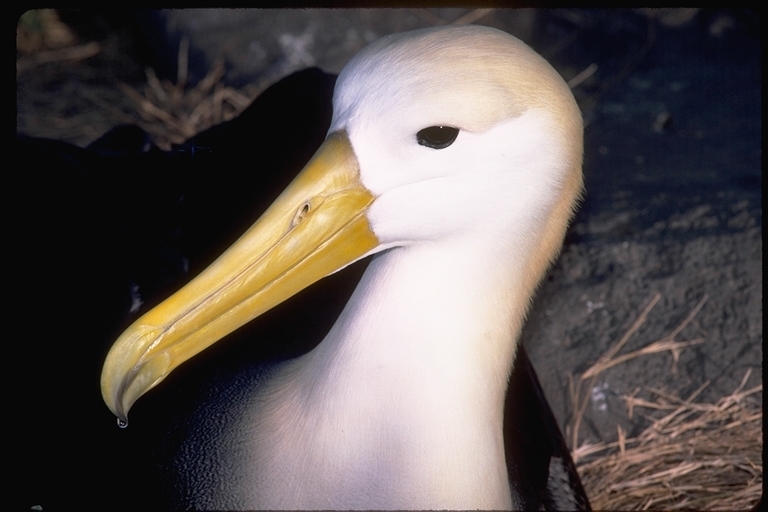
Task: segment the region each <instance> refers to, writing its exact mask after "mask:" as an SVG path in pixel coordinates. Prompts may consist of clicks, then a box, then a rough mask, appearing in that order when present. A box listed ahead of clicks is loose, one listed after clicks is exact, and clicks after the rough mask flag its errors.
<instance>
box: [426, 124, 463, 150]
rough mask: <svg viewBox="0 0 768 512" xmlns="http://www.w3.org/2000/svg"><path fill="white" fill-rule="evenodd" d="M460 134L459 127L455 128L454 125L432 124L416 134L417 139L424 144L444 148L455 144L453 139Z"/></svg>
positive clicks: (434, 147) (429, 146) (433, 147)
mask: <svg viewBox="0 0 768 512" xmlns="http://www.w3.org/2000/svg"><path fill="white" fill-rule="evenodd" d="M458 136H459V129H458V128H453V127H452V126H430V127H429V128H424V129H423V130H420V131H419V133H417V134H416V140H417V141H418V143H419V144H421V145H422V146H427V147H428V148H432V149H443V148H447V147H448V146H450V145H451V144H453V141H455V140H456V137H458Z"/></svg>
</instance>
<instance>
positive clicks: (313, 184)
mask: <svg viewBox="0 0 768 512" xmlns="http://www.w3.org/2000/svg"><path fill="white" fill-rule="evenodd" d="M373 200H374V197H373V195H372V194H371V193H370V192H369V191H368V190H367V189H366V188H365V187H364V186H363V185H362V183H361V182H360V170H359V167H358V163H357V159H356V158H355V155H354V152H353V151H352V147H351V145H350V142H349V139H348V138H347V136H346V134H345V133H343V132H337V133H333V134H331V135H330V136H329V137H328V139H326V141H325V142H324V143H323V145H322V146H321V147H320V149H319V150H318V151H317V153H316V154H315V156H314V157H313V158H312V160H311V161H310V162H309V163H308V164H307V166H306V167H305V168H304V169H303V170H302V171H301V173H300V174H299V175H298V176H297V177H296V179H295V180H294V181H293V182H292V183H291V184H290V185H289V186H288V188H287V189H286V190H285V191H284V192H283V193H282V194H281V195H280V197H278V198H277V200H276V201H275V202H274V203H273V204H272V205H271V206H270V207H269V209H268V210H267V211H266V212H265V213H264V215H262V216H261V218H260V219H259V220H258V221H256V223H255V224H254V225H253V226H251V227H250V228H249V229H248V231H246V232H245V234H243V236H242V237H240V239H239V240H238V241H237V242H235V243H234V245H232V247H230V248H229V249H227V251H226V252H225V253H224V254H222V255H221V256H220V257H219V258H218V259H217V260H216V261H215V262H213V263H212V264H211V266H210V267H208V268H207V269H206V270H205V271H203V272H202V273H201V274H200V275H199V276H197V277H196V278H195V279H193V280H192V281H191V282H190V283H189V284H187V285H186V286H185V287H184V288H182V289H181V290H179V291H178V292H176V293H175V294H174V295H172V296H171V297H170V298H168V299H167V300H165V301H164V302H163V303H161V304H160V305H158V306H157V307H156V308H154V309H152V310H151V311H149V312H148V313H146V314H145V315H143V316H142V317H141V318H139V319H138V320H137V321H136V322H135V323H134V324H133V325H131V326H130V327H129V328H128V329H127V330H126V331H125V332H124V333H123V334H122V335H121V336H120V337H119V338H118V339H117V341H116V342H115V344H114V345H113V346H112V348H111V349H110V351H109V354H108V355H107V359H106V361H105V362H104V368H103V369H102V374H101V393H102V396H103V397H104V401H105V402H106V404H107V406H108V407H109V409H110V410H111V411H112V412H113V413H114V414H115V415H116V416H117V417H118V418H119V420H120V421H121V422H124V423H127V415H128V411H129V410H130V408H131V406H132V405H133V404H134V403H135V402H136V400H138V399H139V397H141V396H142V395H143V394H144V393H146V392H147V391H149V390H150V389H152V388H153V387H155V386H156V385H158V384H159V383H160V382H161V381H162V380H163V379H164V378H165V377H166V376H167V375H168V374H169V373H170V372H171V371H173V369H174V368H176V367H177V366H179V365H180V364H181V363H183V362H184V361H186V360H187V359H190V358H191V357H193V356H195V355H196V354H198V353H199V352H201V351H202V350H204V349H205V348H207V347H209V346H211V345H212V344H213V343H215V342H216V341H218V340H219V339H221V338H223V337H224V336H226V335H227V334H229V333H231V332H232V331H234V330H236V329H238V328H239V327H241V326H242V325H244V324H245V323H247V322H249V321H250V320H252V319H254V318H256V317H257V316H259V315H261V314H262V313H264V312H265V311H267V310H269V309H270V308H272V307H274V306H276V305H277V304H279V303H281V302H283V301H284V300H286V299H288V298H289V297H291V296H292V295H294V294H296V293H297V292H299V291H301V290H302V289H304V288H306V287H307V286H309V285H311V284H312V283H314V282H316V281H318V280H319V279H321V278H323V277H325V276H327V275H329V274H331V273H333V272H335V271H336V270H339V269H340V268H343V267H345V266H346V265H349V264H350V263H352V262H354V261H356V260H358V259H360V258H361V257H363V256H365V255H366V254H368V253H370V252H371V251H372V250H373V249H374V248H375V247H376V246H377V245H378V244H379V242H378V240H377V238H376V235H375V234H374V233H373V232H372V231H371V229H370V226H369V223H368V220H367V218H366V212H367V210H368V206H369V205H370V204H371V202H373Z"/></svg>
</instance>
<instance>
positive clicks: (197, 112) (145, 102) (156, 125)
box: [120, 39, 263, 149]
mask: <svg viewBox="0 0 768 512" xmlns="http://www.w3.org/2000/svg"><path fill="white" fill-rule="evenodd" d="M188 53H189V41H188V40H187V39H182V41H181V44H180V46H179V58H178V76H177V79H176V83H175V84H172V83H171V82H169V81H168V80H159V79H158V78H157V75H155V72H154V70H152V69H151V68H147V70H146V74H147V85H146V87H144V90H143V91H142V92H139V91H137V90H136V89H134V88H132V87H131V86H129V85H127V84H120V88H121V89H122V90H123V91H124V92H125V94H126V95H127V96H128V97H129V98H130V99H131V101H133V103H134V104H135V105H136V109H137V112H138V114H139V116H140V120H139V121H136V120H133V119H132V120H131V121H133V122H137V124H138V125H139V126H141V128H143V129H144V130H145V131H146V132H147V133H149V134H150V136H151V137H152V138H153V140H154V142H155V144H157V145H158V146H159V147H160V148H161V149H170V148H171V146H172V145H173V144H182V143H183V142H184V141H186V140H187V139H189V138H190V137H192V136H194V135H195V134H197V133H200V132H201V131H203V130H206V129H208V128H210V127H211V126H215V125H217V124H220V123H223V122H225V121H229V120H230V119H233V118H234V117H237V116H238V115H239V114H240V113H241V112H242V111H243V110H245V109H246V108H247V107H248V105H250V104H251V102H252V101H253V100H254V98H256V96H258V95H259V93H260V92H261V91H262V89H263V88H257V87H247V88H245V89H243V90H241V91H238V90H236V89H233V88H231V87H227V86H225V85H224V84H222V83H221V78H222V77H223V76H224V64H223V62H222V61H220V60H219V61H217V62H216V63H215V64H214V66H213V69H212V70H211V71H210V72H209V73H208V74H207V75H206V76H205V78H203V79H202V80H201V81H200V82H199V83H198V84H197V85H196V86H194V87H191V88H187V87H186V84H187V71H188V67H187V66H188Z"/></svg>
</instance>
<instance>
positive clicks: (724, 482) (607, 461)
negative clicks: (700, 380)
mask: <svg viewBox="0 0 768 512" xmlns="http://www.w3.org/2000/svg"><path fill="white" fill-rule="evenodd" d="M660 298H661V297H660V295H656V296H655V297H654V298H653V299H652V300H651V302H650V304H649V305H648V306H647V307H646V308H645V310H644V311H643V312H642V313H641V314H640V315H639V316H638V319H637V321H636V322H635V323H634V324H633V325H632V327H631V328H630V329H629V330H628V331H627V333H626V334H625V335H624V336H623V337H622V338H621V339H620V340H619V341H618V342H617V343H616V344H615V345H614V346H613V347H612V348H611V349H610V350H609V351H608V352H607V353H606V354H605V355H603V356H602V357H601V358H600V359H599V360H598V361H597V363H595V365H593V366H592V367H591V368H590V369H589V370H587V371H586V372H584V374H583V375H581V376H580V377H579V379H578V381H577V382H576V384H575V385H572V400H573V403H574V411H575V413H574V417H573V420H572V424H571V432H572V442H573V445H572V446H578V448H577V449H576V450H574V451H573V458H574V461H576V464H577V467H578V470H579V473H580V474H581V478H582V482H583V484H584V488H585V490H586V492H587V495H588V496H589V498H590V501H591V503H592V506H593V508H595V509H596V510H648V509H656V510H658V509H663V510H671V509H689V510H702V509H708V510H724V509H727V510H738V509H747V508H750V507H752V506H754V505H755V503H757V501H758V500H759V499H760V496H761V495H762V489H763V485H762V482H763V464H762V445H763V433H762V431H763V413H762V406H761V405H760V404H761V403H762V402H761V400H756V399H755V398H756V396H757V398H759V396H758V395H760V394H761V393H762V390H763V387H762V385H759V386H756V387H754V388H751V389H746V390H745V389H744V387H745V385H746V383H747V380H748V378H749V375H750V373H751V370H748V371H747V372H746V374H745V375H744V378H743V379H742V382H741V384H740V385H739V386H738V388H737V389H736V390H734V391H733V393H732V394H731V395H729V396H725V397H722V398H721V399H719V400H718V401H717V402H715V403H713V404H708V403H700V402H696V401H695V399H696V397H697V396H698V395H699V394H700V393H701V391H702V390H704V389H705V388H706V386H707V385H708V384H709V383H708V382H706V383H704V384H703V385H702V386H701V387H700V388H699V389H698V390H696V391H695V392H694V393H692V394H691V395H690V396H689V397H688V398H686V399H681V398H678V397H677V396H675V395H673V394H670V393H667V392H665V391H662V390H659V389H653V388H647V390H648V391H649V392H650V395H651V399H643V398H638V397H637V393H638V392H639V391H640V390H639V389H637V390H635V391H634V392H633V393H631V394H630V395H628V396H625V397H624V400H625V402H626V404H627V415H628V417H629V418H632V417H633V415H634V414H635V413H636V410H637V409H641V408H642V409H649V410H651V411H667V414H666V415H664V416H662V417H659V418H656V419H655V420H653V423H652V424H651V425H650V426H649V427H648V428H646V429H645V430H644V431H643V432H642V433H641V434H640V435H638V436H637V437H633V438H627V437H626V433H625V432H624V431H623V430H622V428H621V427H620V426H618V425H617V438H618V440H617V441H615V442H611V443H605V442H603V443H598V444H588V443H584V444H581V445H578V444H577V440H578V436H579V425H580V424H581V421H582V419H583V417H584V412H585V410H586V404H587V402H588V400H589V397H588V396H587V393H586V392H582V390H585V389H586V390H588V389H591V388H592V387H593V386H594V383H595V379H596V377H597V376H598V375H599V374H600V373H601V372H603V371H604V370H606V369H608V368H610V367H612V366H615V365H617V364H622V363H627V362H629V361H631V360H632V359H635V358H637V357H640V356H643V355H648V354H653V353H658V352H662V351H667V350H668V351H671V352H672V354H673V357H674V360H675V361H677V358H678V355H679V353H680V350H682V349H683V348H685V347H686V346H690V345H693V344H698V343H702V342H703V341H704V340H702V339H695V340H687V341H676V340H675V337H676V336H677V335H678V334H679V333H680V332H681V331H682V330H683V328H684V327H685V326H686V325H687V324H688V323H690V321H691V320H693V318H694V317H695V316H696V314H697V313H698V312H699V310H700V309H701V307H702V306H703V305H704V302H705V301H706V299H707V298H706V297H704V298H703V299H702V300H701V301H700V302H699V304H698V305H697V306H696V307H695V308H694V309H693V310H692V311H691V313H690V314H689V315H688V317H687V318H686V319H685V320H683V322H682V323H681V324H680V325H679V326H678V327H677V328H675V329H674V330H673V331H672V332H671V333H669V334H668V335H667V336H665V337H664V338H662V339H660V340H658V341H656V342H654V343H651V344H649V345H647V346H646V347H644V348H643V349H641V350H637V351H635V352H631V353H629V354H624V355H618V352H619V350H620V349H621V347H622V346H623V345H624V344H625V343H626V342H627V340H628V339H629V338H630V337H631V336H632V334H634V333H635V332H636V331H637V329H638V328H639V327H640V326H641V325H642V323H643V322H644V321H645V319H646V318H647V316H648V314H649V313H650V311H651V309H653V307H654V306H655V305H656V303H657V302H658V301H659V299H660ZM656 414H658V412H657V413H656Z"/></svg>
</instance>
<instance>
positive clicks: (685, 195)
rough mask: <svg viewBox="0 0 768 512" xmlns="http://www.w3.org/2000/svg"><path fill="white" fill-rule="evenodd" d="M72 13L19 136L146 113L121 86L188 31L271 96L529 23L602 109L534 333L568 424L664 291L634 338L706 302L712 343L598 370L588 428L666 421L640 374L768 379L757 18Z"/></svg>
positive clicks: (727, 382)
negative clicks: (452, 40)
mask: <svg viewBox="0 0 768 512" xmlns="http://www.w3.org/2000/svg"><path fill="white" fill-rule="evenodd" d="M61 18H62V20H63V21H64V22H66V23H67V25H68V26H69V27H70V28H71V29H72V31H73V32H72V33H73V35H74V37H75V39H74V40H72V41H71V42H70V43H68V44H67V45H65V47H68V48H73V47H76V48H79V49H80V50H81V51H80V53H78V52H70V54H67V53H66V52H64V53H61V52H62V51H61V50H52V49H50V48H49V47H46V46H45V43H39V44H42V45H43V46H40V47H38V48H37V50H34V48H33V49H32V50H29V51H26V52H22V51H21V50H23V48H21V44H20V47H19V50H20V51H19V52H17V55H18V56H19V59H18V60H17V62H18V66H17V97H16V98H17V131H18V132H21V133H25V134H28V135H34V136H41V137H50V138H54V139H59V140H66V141H69V142H72V143H75V144H78V145H81V146H84V145H86V144H88V143H89V142H91V141H93V140H95V139H96V138H97V137H99V136H100V135H101V134H103V133H104V132H106V131H107V130H108V129H110V128H111V127H113V126H116V125H118V124H120V123H123V122H126V121H129V122H131V121H132V122H140V121H142V119H141V117H139V116H138V115H137V114H136V111H137V107H136V105H135V104H134V103H133V102H132V101H131V99H130V98H129V97H128V96H127V95H126V93H125V91H124V90H123V89H121V88H120V87H119V86H118V83H120V82H122V83H127V84H129V85H131V86H132V87H134V88H136V89H137V90H140V89H141V88H143V87H145V84H146V81H147V76H146V75H145V72H144V68H145V67H147V66H151V67H153V68H154V69H156V70H157V74H158V75H159V76H160V77H161V78H162V77H163V76H166V77H170V78H172V79H175V78H176V69H175V64H176V62H177V50H176V49H177V48H178V45H179V42H180V41H181V40H182V36H185V37H187V38H188V40H189V44H190V50H189V56H190V57H189V68H188V69H189V74H188V83H191V84H194V83H196V82H197V81H198V80H200V79H201V78H203V77H204V76H205V75H206V73H207V72H208V71H209V70H210V69H212V68H213V66H214V61H215V60H216V58H217V57H219V58H222V59H223V61H224V63H225V70H226V72H225V74H224V76H223V78H222V80H221V81H222V83H224V84H226V85H228V86H231V87H234V88H241V87H244V86H245V85H246V84H250V85H251V87H252V89H250V91H251V92H257V91H258V90H259V89H260V88H261V89H263V88H264V87H266V85H268V84H269V83H271V82H273V81H275V80H277V79H279V78H281V77H283V76H285V75H287V74H290V73H291V72H293V71H296V70H298V69H302V68H305V67H308V66H319V67H320V68H322V69H324V70H326V71H328V72H338V71H340V70H341V68H342V67H343V65H344V63H345V62H346V61H347V60H348V59H349V58H350V57H351V56H352V55H354V54H355V53H356V52H357V51H358V50H359V49H360V48H362V47H363V46H365V45H366V44H367V43H368V42H370V41H373V40H375V39H376V38H378V37H380V36H382V35H385V34H387V33H390V32H395V31H402V30H409V29H415V28H420V27H426V26H433V25H438V24H446V23H451V22H474V23H479V24H484V25H489V26H493V27H497V28H500V29H503V30H506V31H508V32H510V33H512V34H514V35H517V36H518V37H520V38H521V39H523V40H524V41H526V42H527V43H528V44H530V45H531V46H532V47H533V48H534V49H536V50H537V51H538V52H539V53H541V54H542V55H543V56H544V57H546V58H547V59H548V60H549V61H550V62H551V63H552V64H553V66H555V68H556V69H558V71H559V72H560V73H561V74H562V75H563V76H564V78H565V79H566V80H570V81H571V84H572V88H573V91H574V94H575V95H576V97H577V100H578V101H579V104H580V106H581V108H582V111H583V114H584V119H585V124H586V132H585V137H586V138H585V165H584V172H585V176H586V195H585V198H584V202H583V204H582V207H581V210H580V211H579V213H578V215H577V217H576V219H575V221H574V224H573V226H572V228H571V229H570V231H569V234H568V237H567V240H566V245H565V248H564V250H563V253H562V256H561V257H560V259H559V260H558V262H557V263H556V265H555V266H554V268H553V269H552V270H551V272H550V273H549V275H548V277H547V278H546V280H545V282H544V283H543V285H542V287H541V289H540V291H539V293H538V295H537V297H536V300H535V303H534V306H533V309H532V311H531V314H530V319H529V322H528V324H527V326H526V328H525V330H524V342H525V344H526V346H527V347H528V349H529V354H530V355H531V359H532V360H533V362H534V365H535V366H536V369H537V371H538V374H539V378H540V380H541V382H542V385H543V387H544V388H545V391H546V394H547V396H548V397H549V400H550V402H551V405H552V407H553V409H554V411H555V414H556V416H557V417H558V419H559V421H560V423H561V425H562V426H563V429H564V430H565V431H569V432H570V420H571V418H572V415H573V413H574V402H573V399H572V397H571V393H570V391H569V376H573V377H574V380H575V381H578V376H579V375H580V374H583V373H584V372H585V371H586V370H587V369H588V368H589V367H590V366H591V365H593V364H594V363H595V362H596V361H597V360H598V358H599V357H600V356H601V355H603V354H605V353H606V352H608V351H609V349H610V347H612V346H614V345H615V344H616V343H617V342H618V341H619V339H620V338H621V337H622V335H623V334H624V333H626V332H627V331H628V330H629V329H630V328H631V326H632V325H633V323H634V322H635V321H636V319H637V318H638V317H639V316H640V314H641V312H642V311H643V310H644V309H645V308H646V306H647V305H648V304H649V303H650V302H651V301H652V299H653V298H654V297H655V296H656V295H657V294H659V295H660V300H658V303H657V304H656V305H655V307H654V308H653V309H652V310H651V311H650V313H649V314H648V315H647V318H646V320H645V322H644V323H643V324H642V325H641V326H640V327H639V328H638V329H637V332H636V333H635V334H634V335H633V336H632V337H631V338H630V339H629V340H628V342H627V344H626V345H625V346H624V347H623V348H622V349H621V351H620V353H630V352H632V351H634V350H638V349H640V348H642V347H643V346H646V345H648V344H650V343H652V342H654V341H657V340H660V339H663V338H665V336H667V335H669V334H670V333H671V332H673V331H675V329H676V327H678V326H679V325H680V324H681V323H683V322H684V321H685V320H686V319H687V317H689V314H690V313H691V312H692V311H693V310H694V309H695V308H696V307H697V305H699V304H703V305H701V308H700V310H698V311H697V312H696V314H695V317H694V318H693V319H692V320H690V321H689V322H687V323H685V325H684V328H683V329H682V330H680V332H677V333H675V336H674V340H676V341H681V342H684V341H691V340H703V342H701V343H700V344H693V345H690V346H686V347H684V348H680V350H679V351H674V350H672V351H670V350H666V351H662V352H659V353H655V354H652V355H645V356H642V357H637V358H634V359H631V360H629V361H626V362H624V363H621V364H619V365H616V366H614V367H612V368H610V369H607V370H605V371H604V372H602V373H600V374H599V375H598V376H597V378H596V379H595V380H594V381H593V382H589V383H587V382H585V385H586V384H590V386H588V387H587V388H586V389H583V390H582V393H583V394H584V396H586V397H587V400H588V402H587V408H586V410H585V416H584V421H583V422H582V424H581V428H580V431H579V433H580V437H579V441H580V442H584V441H588V442H596V441H600V440H611V439H615V438H616V432H617V429H616V425H617V424H619V425H621V426H622V427H623V428H624V430H625V431H627V432H629V433H637V432H639V431H640V430H641V429H642V428H643V427H644V426H646V425H647V421H648V420H647V419H645V418H644V417H643V416H642V415H638V414H635V415H634V416H633V418H632V419H630V418H629V417H628V414H627V408H626V406H625V403H624V400H623V399H622V397H623V396H625V395H629V394H633V393H636V392H637V390H638V389H640V391H639V395H637V396H644V395H647V394H648V391H647V388H657V389H663V390H666V391H668V392H670V393H672V394H675V395H677V396H680V397H683V398H685V397H687V396H689V395H690V394H691V393H692V392H693V391H694V390H696V389H698V388H699V387H700V386H702V384H704V383H705V382H709V385H708V386H707V387H706V388H705V389H704V391H703V392H702V394H701V395H699V399H700V400H703V401H707V402H712V401H714V400H716V399H717V398H719V397H722V396H724V395H728V394H730V393H731V392H732V391H733V390H734V389H735V388H736V387H737V386H738V385H739V383H740V382H741V380H742V377H744V375H745V372H747V371H748V370H749V369H752V373H751V376H750V377H749V382H748V383H747V385H748V386H754V385H757V384H759V383H761V382H762V358H763V353H762V339H763V316H762V279H763V274H762V172H761V129H762V126H761V112H762V108H761V107H762V105H761V89H760V81H761V68H760V32H759V23H758V21H757V19H756V16H755V15H754V14H753V13H750V12H748V11H736V10H733V11H728V10H718V11H707V10H663V11H634V10H633V11H608V12H604V11H578V10H562V11H543V12H539V11H529V10H501V9H494V10H479V9H475V10H468V9H429V10H418V11H417V10H383V11H377V10H291V11H261V10H259V11H232V10H223V11H221V10H209V11H166V12H161V13H154V12H139V13H135V12H133V13H117V14H116V13H114V12H111V13H99V12H96V13H94V12H78V11H72V12H63V13H61ZM92 42H96V43H98V45H97V46H91V47H90V48H89V47H88V43H92ZM51 45H53V43H51ZM41 49H42V50H43V51H42V52H41V51H40V50H41ZM56 51H59V53H58V54H56V53H55V52H56ZM51 52H53V53H51ZM41 55H42V56H43V57H41ZM673 356H674V357H673ZM759 399H760V398H756V400H759ZM646 412H647V411H646ZM569 441H570V438H569Z"/></svg>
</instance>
